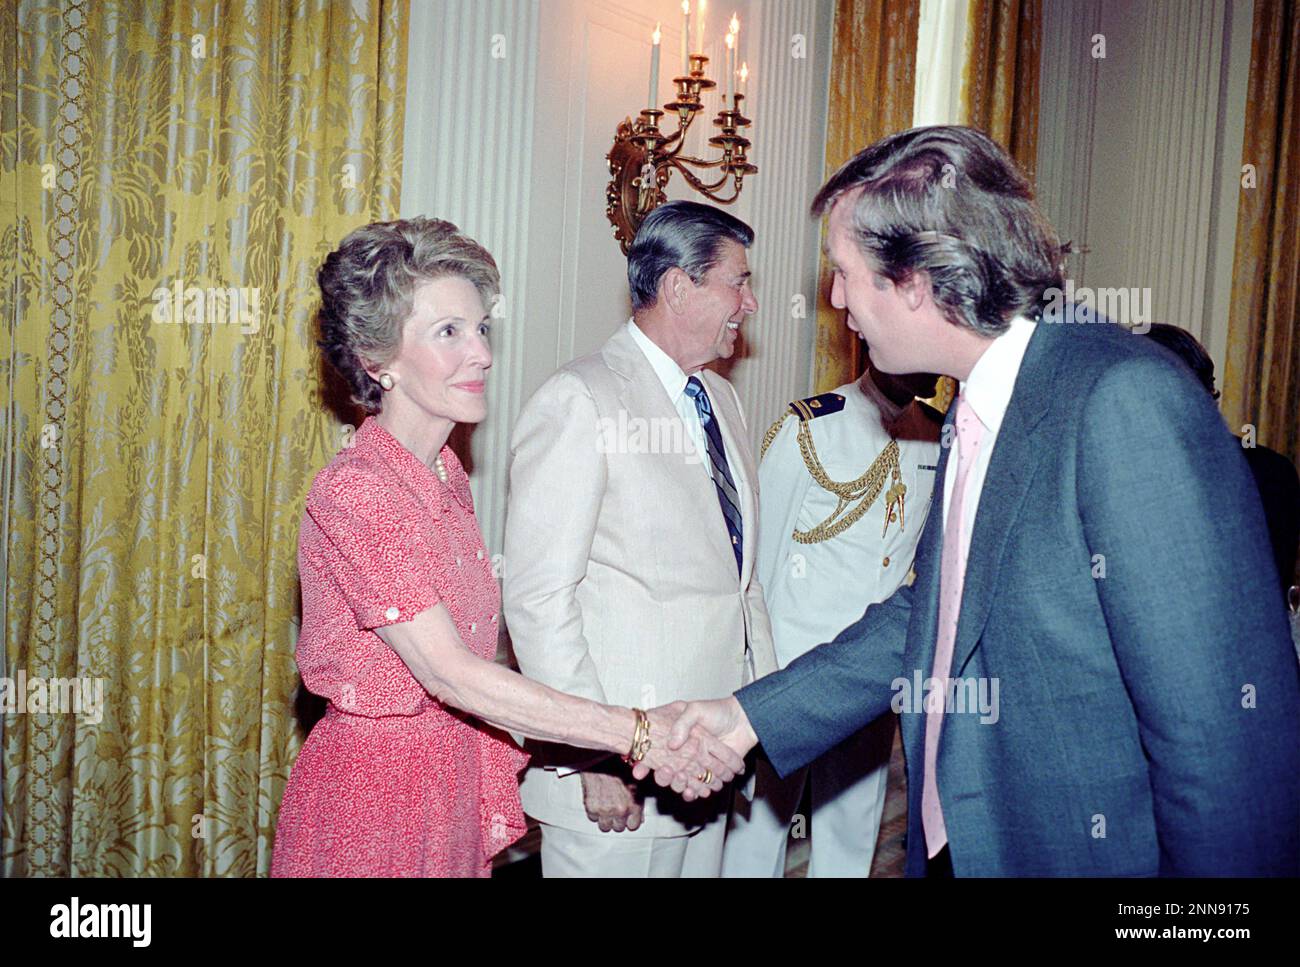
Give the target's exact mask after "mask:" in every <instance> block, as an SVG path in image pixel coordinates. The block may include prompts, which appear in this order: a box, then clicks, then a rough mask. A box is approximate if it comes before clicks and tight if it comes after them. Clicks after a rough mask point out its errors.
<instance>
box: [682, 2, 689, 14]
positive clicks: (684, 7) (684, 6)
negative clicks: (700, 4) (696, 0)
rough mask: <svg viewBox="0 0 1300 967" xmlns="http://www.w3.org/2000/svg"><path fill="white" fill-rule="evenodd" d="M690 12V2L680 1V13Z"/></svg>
mask: <svg viewBox="0 0 1300 967" xmlns="http://www.w3.org/2000/svg"><path fill="white" fill-rule="evenodd" d="M690 12H691V0H682V13H684V14H689V13H690Z"/></svg>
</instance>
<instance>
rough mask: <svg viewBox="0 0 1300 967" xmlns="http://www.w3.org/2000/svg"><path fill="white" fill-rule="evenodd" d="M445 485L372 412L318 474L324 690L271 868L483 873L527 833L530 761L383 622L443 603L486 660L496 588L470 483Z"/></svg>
mask: <svg viewBox="0 0 1300 967" xmlns="http://www.w3.org/2000/svg"><path fill="white" fill-rule="evenodd" d="M442 460H443V464H444V466H445V467H446V469H447V483H446V484H444V483H442V481H440V480H439V479H438V477H437V475H436V474H435V473H434V472H433V471H432V470H430V469H429V468H428V467H427V466H425V464H424V463H423V462H421V461H420V460H418V459H417V458H416V457H415V455H414V454H412V453H411V452H410V451H409V450H407V449H406V448H405V447H403V446H402V445H401V444H400V443H399V442H398V441H397V440H396V439H394V438H393V436H392V435H391V434H389V433H388V431H386V430H385V429H383V428H382V427H381V426H380V425H379V424H378V423H376V422H375V420H374V418H373V417H371V418H369V419H367V420H366V421H365V422H364V423H363V424H362V425H361V428H360V429H359V430H358V431H357V432H356V434H355V436H354V437H353V444H352V446H350V447H347V448H345V449H344V450H343V451H342V452H341V453H340V454H339V455H338V456H337V457H335V458H334V460H333V461H332V462H331V463H330V464H329V466H327V467H325V469H323V470H322V471H320V473H318V474H317V475H316V479H315V481H314V482H313V483H312V488H311V492H310V493H309V494H308V496H307V510H306V513H305V514H304V515H303V520H302V530H301V533H300V535H299V539H298V570H299V574H300V577H301V583H302V615H303V617H302V633H301V635H300V636H299V639H298V648H297V653H296V654H297V659H298V670H299V672H300V673H301V675H302V678H303V682H304V683H305V684H306V686H307V688H309V689H310V690H311V691H313V692H315V693H316V694H317V695H321V696H323V697H325V698H326V699H328V700H329V703H328V708H327V711H326V713H325V717H324V718H323V719H321V720H320V721H319V722H318V723H317V724H316V726H315V728H313V729H312V731H311V734H310V735H309V736H308V737H307V741H306V742H305V743H304V744H303V747H302V751H301V752H300V753H299V754H298V759H297V761H296V762H295V763H294V766H293V771H292V773H291V774H290V776H289V783H288V786H287V787H286V789H285V793H284V799H283V801H282V802H281V805H280V816H279V823H278V825H277V827H276V835H275V851H274V854H273V857H272V861H271V875H272V876H487V875H489V873H490V862H491V858H492V856H493V855H494V854H496V853H498V852H500V851H501V850H502V849H504V848H505V847H507V846H509V845H510V844H511V843H513V842H514V841H515V840H517V839H518V838H519V837H520V836H522V835H523V833H524V815H523V812H522V810H521V808H520V805H519V783H518V773H519V772H520V770H522V769H523V767H524V766H525V765H526V764H527V761H528V757H527V755H525V754H524V753H523V752H522V751H520V749H519V748H518V746H516V745H515V744H514V742H513V741H512V740H511V739H510V738H509V736H507V735H505V734H504V733H503V732H500V731H498V730H496V729H493V728H491V727H490V726H488V725H486V724H484V723H483V722H481V721H478V720H476V719H474V718H473V717H471V716H468V715H465V714H464V713H461V712H458V711H456V710H453V709H449V708H447V707H446V706H444V705H442V704H441V703H440V702H439V701H438V700H437V699H435V698H433V697H432V696H431V695H430V694H429V693H428V692H427V691H425V689H424V687H423V686H422V685H421V684H420V683H419V682H418V681H416V679H415V677H414V676H412V674H411V673H410V671H409V670H408V669H407V667H406V665H405V663H404V662H403V661H402V659H401V658H400V657H398V655H397V653H396V652H394V651H393V650H392V649H391V648H389V647H388V645H386V644H385V643H384V641H383V640H382V639H381V638H380V637H379V636H378V635H377V634H375V632H374V629H375V628H381V627H383V626H385V625H391V624H398V623H401V622H404V621H410V620H411V619H412V618H414V617H415V616H416V615H417V614H419V613H420V612H421V611H424V610H425V609H427V608H430V607H433V606H434V605H435V604H438V603H439V602H441V603H442V604H443V605H444V606H445V607H446V608H447V610H448V611H449V612H450V613H451V617H452V620H453V621H454V622H455V624H456V628H457V630H458V631H459V632H460V636H461V638H462V639H463V640H464V642H465V644H466V645H467V646H468V647H469V648H470V650H472V651H473V652H474V653H475V654H477V655H479V656H480V657H482V658H486V659H489V660H491V659H492V658H493V657H494V655H495V653H496V644H497V625H498V623H499V621H500V610H501V595H500V590H499V589H498V587H497V582H496V579H495V578H494V577H493V574H492V562H491V559H490V558H489V556H488V554H487V551H486V550H485V549H484V546H483V538H482V535H481V534H480V533H479V529H478V523H477V521H476V520H475V518H474V502H473V498H472V496H471V495H470V490H469V479H468V478H467V477H466V475H465V470H464V468H463V467H462V466H461V464H460V461H459V460H458V459H457V458H456V455H455V454H454V453H453V452H452V451H451V449H450V448H449V447H443V449H442Z"/></svg>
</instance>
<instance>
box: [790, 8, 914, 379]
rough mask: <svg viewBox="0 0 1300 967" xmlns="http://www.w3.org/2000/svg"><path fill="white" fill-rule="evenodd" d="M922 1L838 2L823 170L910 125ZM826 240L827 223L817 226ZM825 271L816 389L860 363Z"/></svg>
mask: <svg viewBox="0 0 1300 967" xmlns="http://www.w3.org/2000/svg"><path fill="white" fill-rule="evenodd" d="M920 15H921V4H920V0H838V2H837V3H836V5H835V43H834V46H833V47H832V51H831V71H830V96H829V101H828V108H827V113H826V175H827V177H829V176H830V175H831V174H833V173H834V172H835V171H836V169H838V168H839V167H840V165H842V164H844V162H846V161H848V160H849V159H850V158H852V157H853V156H854V155H855V154H857V153H858V152H859V151H861V150H862V149H863V148H865V147H866V146H867V145H869V144H871V143H872V142H873V141H878V140H879V139H880V138H883V137H884V136H885V135H887V134H892V133H893V132H895V131H903V130H906V129H907V128H910V127H911V126H912V104H913V100H914V98H915V92H916V38H917V28H918V25H919V23H920ZM822 233H823V243H824V241H825V224H824V222H823V227H822ZM830 285H831V273H830V269H829V268H828V266H827V263H826V260H825V259H824V258H823V259H822V260H821V266H820V270H819V273H818V286H817V289H818V299H817V331H816V342H815V344H814V347H813V352H814V356H813V383H814V386H815V390H814V392H817V393H822V392H825V391H827V390H830V389H834V388H835V387H836V386H840V385H842V384H844V383H847V382H850V381H851V380H853V379H856V378H857V377H858V375H859V374H860V373H861V372H862V368H863V366H864V365H865V354H864V353H863V352H862V348H861V342H860V341H859V340H858V338H857V337H856V336H855V335H853V333H851V332H849V330H848V329H847V328H846V327H845V325H844V314H843V313H842V312H841V311H839V310H837V309H834V308H833V307H832V306H831V304H830Z"/></svg>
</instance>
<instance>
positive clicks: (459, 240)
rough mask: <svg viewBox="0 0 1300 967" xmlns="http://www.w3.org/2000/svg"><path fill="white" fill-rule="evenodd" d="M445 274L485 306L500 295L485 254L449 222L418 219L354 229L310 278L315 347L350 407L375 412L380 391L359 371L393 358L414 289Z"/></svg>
mask: <svg viewBox="0 0 1300 967" xmlns="http://www.w3.org/2000/svg"><path fill="white" fill-rule="evenodd" d="M445 276H455V277H458V278H462V279H465V280H466V281H468V282H471V283H473V285H474V287H475V288H476V289H478V291H479V295H481V296H482V297H483V302H484V303H485V304H488V305H490V304H491V302H492V299H493V297H494V296H496V295H497V294H498V293H499V292H500V291H501V277H500V275H499V274H498V272H497V264H496V262H494V261H493V260H492V256H491V255H489V254H488V252H487V249H485V248H483V246H481V245H479V244H478V243H477V242H475V241H474V240H473V239H472V238H469V237H467V236H465V235H462V234H461V232H460V229H458V228H457V227H456V226H455V225H453V224H452V223H451V222H445V221H442V220H441V219H438V218H423V217H416V218H411V219H399V220H397V221H392V222H372V223H371V224H369V225H363V226H361V227H360V228H358V229H355V230H354V231H352V232H350V233H349V234H348V236H347V237H346V238H344V239H343V241H342V242H340V243H339V247H338V248H337V249H335V250H334V251H333V252H331V253H330V254H329V255H328V256H326V258H325V261H324V263H322V265H321V267H320V270H319V271H318V272H317V273H316V281H317V283H318V284H319V285H320V294H321V308H320V332H321V340H320V342H319V343H318V345H319V346H320V347H321V349H322V350H324V352H325V356H326V358H327V359H328V360H329V361H330V365H332V366H333V367H334V368H335V369H336V370H338V373H339V375H340V376H342V377H343V379H344V380H346V381H347V384H348V388H349V389H350V390H351V392H352V400H353V402H354V403H357V404H358V405H359V406H361V407H362V408H363V409H365V410H366V411H367V412H369V413H378V412H379V411H380V410H381V409H382V408H383V399H384V393H383V390H382V389H381V388H380V386H379V384H378V383H377V382H375V381H374V380H373V379H371V378H370V374H369V373H367V372H366V367H367V366H369V367H371V368H378V367H380V366H383V365H385V364H387V363H388V362H390V361H391V360H392V358H393V357H394V356H395V355H396V354H397V350H398V348H399V347H400V346H401V344H402V324H403V323H405V322H406V320H407V317H409V316H410V314H411V306H412V302H413V300H414V298H415V287H416V285H417V284H418V283H420V282H428V281H432V280H433V279H440V278H443V277H445Z"/></svg>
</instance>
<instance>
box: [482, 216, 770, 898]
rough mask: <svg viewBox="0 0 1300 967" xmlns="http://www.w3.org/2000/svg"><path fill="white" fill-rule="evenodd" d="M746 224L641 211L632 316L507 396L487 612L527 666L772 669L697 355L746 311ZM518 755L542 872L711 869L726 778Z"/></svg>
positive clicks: (705, 679)
mask: <svg viewBox="0 0 1300 967" xmlns="http://www.w3.org/2000/svg"><path fill="white" fill-rule="evenodd" d="M753 237H754V233H753V230H752V229H750V228H749V226H748V225H746V224H745V223H744V222H741V221H739V220H738V219H736V218H734V217H732V216H731V215H728V214H726V213H725V212H722V211H720V210H718V209H716V208H712V207H710V206H707V205H701V204H697V203H694V202H669V203H668V204H665V205H662V206H660V207H659V208H657V209H656V210H655V211H654V212H652V213H651V214H650V215H649V216H648V217H647V218H646V220H645V222H643V223H642V225H641V228H640V230H639V231H638V232H637V236H636V239H635V240H634V241H633V243H632V246H631V249H630V250H629V252H628V280H629V283H630V288H631V298H632V308H633V318H632V319H630V320H628V321H627V323H625V324H624V325H621V326H619V328H618V330H617V331H616V332H615V333H614V335H613V336H611V337H610V339H609V341H608V342H606V343H605V345H604V346H603V347H602V348H601V349H600V351H598V352H596V353H593V354H591V355H589V356H584V357H582V358H580V359H576V360H574V361H573V362H571V363H569V364H568V365H567V366H564V367H562V368H561V369H560V370H559V371H558V372H556V373H555V374H554V375H553V376H551V378H550V379H548V380H547V381H546V382H545V383H544V384H543V385H542V387H541V388H540V389H539V390H538V391H537V393H536V394H535V395H534V396H533V398H532V399H531V400H529V402H528V403H527V404H526V405H525V406H524V409H523V412H522V413H521V414H520V417H519V422H518V424H517V425H516V426H515V432H514V438H513V440H512V443H511V452H512V456H513V462H512V464H511V469H510V506H509V512H508V515H507V520H506V535H505V573H504V585H505V593H504V610H505V615H506V621H507V624H508V627H509V631H510V636H511V640H512V642H513V645H514V651H515V655H516V657H517V659H518V661H519V667H520V670H521V671H522V672H523V673H524V674H525V675H527V676H529V677H530V678H534V679H536V680H538V681H541V682H544V683H545V684H547V685H550V686H552V687H554V688H557V689H560V690H562V691H566V692H570V693H572V694H575V695H581V696H584V697H587V698H591V699H594V700H597V701H602V702H613V703H622V704H627V705H632V706H638V707H642V708H649V707H651V706H657V705H661V704H664V703H667V702H671V701H675V700H677V699H688V700H689V699H694V698H708V697H712V696H714V695H718V694H726V693H728V692H730V691H734V690H735V689H736V688H739V687H741V686H742V685H743V684H745V683H747V682H750V681H752V680H754V679H755V678H756V677H759V676H762V675H765V674H767V673H768V672H770V671H773V670H775V668H776V657H775V653H774V650H773V646H772V631H771V627H770V626H769V623H768V617H767V611H766V609H765V607H764V605H763V596H762V590H761V588H760V587H759V584H758V581H757V579H756V578H754V576H753V571H754V552H755V550H756V544H757V535H758V527H757V521H758V516H757V513H758V511H757V493H756V483H757V480H758V475H757V472H756V469H755V465H754V458H753V454H752V452H751V450H750V446H749V441H748V439H747V436H748V431H747V429H746V426H745V421H744V417H743V416H742V415H741V411H740V401H739V399H738V397H737V396H736V392H735V390H734V389H733V388H732V386H731V384H730V383H729V382H727V380H725V379H723V378H722V377H721V376H719V375H717V374H716V373H714V372H712V371H709V370H706V369H704V367H705V366H706V365H707V364H709V363H711V362H713V361H714V360H715V359H718V358H726V357H729V356H731V354H732V353H733V352H734V350H735V345H736V340H737V337H738V330H739V327H740V325H741V324H742V323H743V322H744V320H745V318H746V317H747V316H749V315H750V314H752V313H753V312H754V311H756V310H757V308H758V303H757V302H756V301H755V299H754V294H753V292H752V290H751V288H750V273H749V264H748V259H747V257H746V252H745V250H746V249H747V248H748V247H749V245H750V244H751V242H752V241H753ZM530 751H531V752H532V753H533V762H532V765H531V767H530V768H529V770H528V771H527V773H526V774H525V778H524V781H523V783H522V787H521V792H522V796H523V802H524V809H525V811H527V812H528V813H529V814H530V815H532V816H533V817H534V818H536V819H537V820H539V821H540V822H541V823H542V872H543V874H544V875H546V876H717V875H719V873H720V870H721V864H722V840H723V836H724V834H725V830H726V821H727V812H728V808H729V804H730V798H731V797H730V794H729V793H725V792H724V793H723V794H722V795H718V796H711V797H709V798H707V799H703V800H698V801H695V802H693V803H686V802H683V801H682V799H680V798H679V797H678V796H677V795H675V794H674V793H673V792H672V791H670V790H668V789H659V788H656V787H655V785H654V784H652V783H646V782H643V783H641V784H639V785H638V784H637V783H636V782H635V781H634V780H633V779H632V775H631V772H630V771H629V770H628V768H627V767H626V766H625V765H624V764H623V763H622V762H619V761H618V760H612V761H611V760H608V759H607V760H603V761H600V762H596V763H593V762H591V761H590V759H589V757H588V754H586V753H583V752H580V751H579V750H574V749H567V748H564V747H556V746H534V747H532V748H531V750H530Z"/></svg>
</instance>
